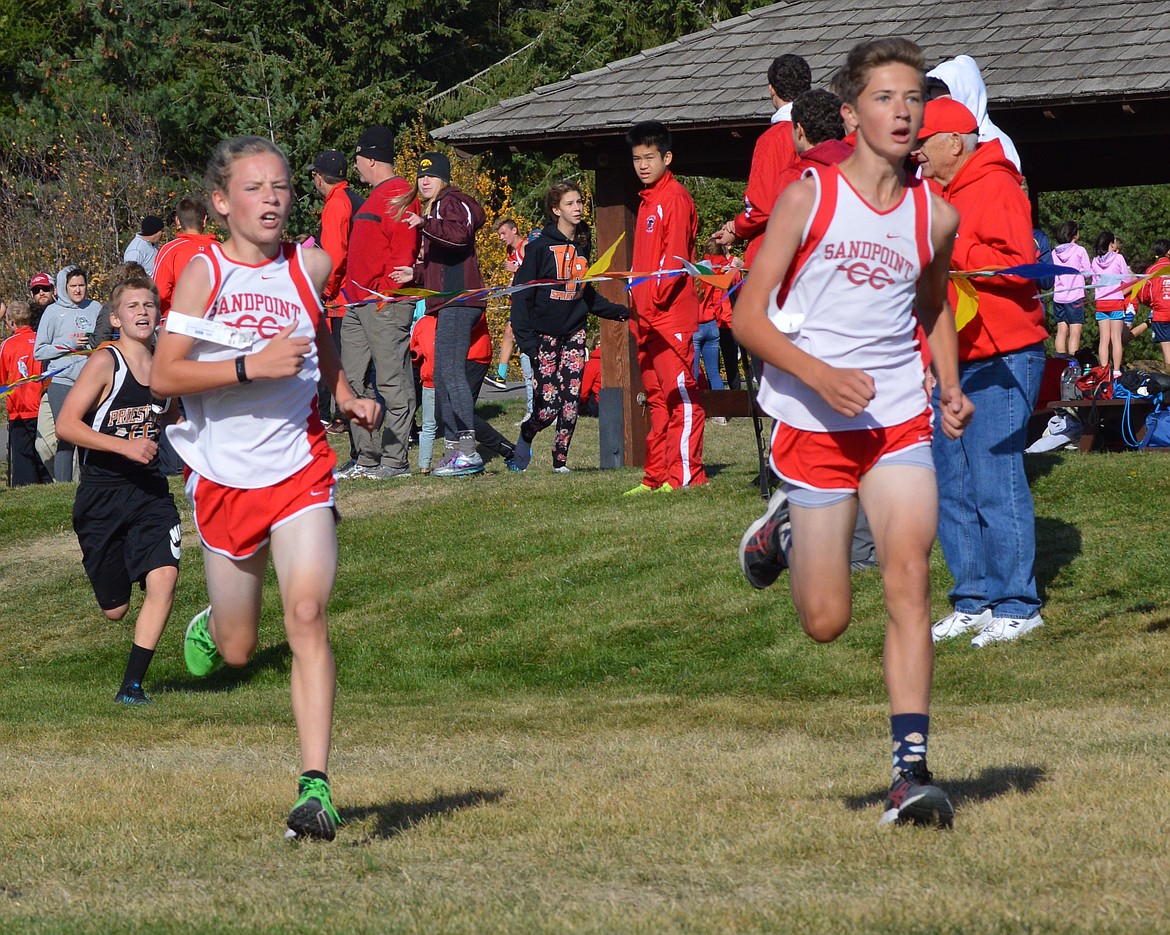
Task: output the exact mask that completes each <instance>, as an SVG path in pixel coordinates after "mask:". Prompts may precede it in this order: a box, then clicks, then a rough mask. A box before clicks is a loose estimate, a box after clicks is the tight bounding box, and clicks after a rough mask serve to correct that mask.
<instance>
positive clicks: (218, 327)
mask: <svg viewBox="0 0 1170 935" xmlns="http://www.w3.org/2000/svg"><path fill="white" fill-rule="evenodd" d="M166 326H167V331H170V332H172V333H174V334H181V335H185V336H186V337H188V338H195V339H196V340H197V341H207V342H208V343H210V344H219V345H222V346H223V347H234V348H236V349H237V350H247V349H248V348H249V347H251V346H252V344H253V343H254V341H255V336H254V335H251V334H249V333H248V332H246V331H241V330H240V329H239V328H232V327H231V326H230V325H225V324H224V323H223V322H220V321H212V320H210V319H207V318H195V317H193V316H191V315H183V314H180V313H179V312H176V311H175V310H174V309H171V313H170V314H169V315H168V316H167V321H166Z"/></svg>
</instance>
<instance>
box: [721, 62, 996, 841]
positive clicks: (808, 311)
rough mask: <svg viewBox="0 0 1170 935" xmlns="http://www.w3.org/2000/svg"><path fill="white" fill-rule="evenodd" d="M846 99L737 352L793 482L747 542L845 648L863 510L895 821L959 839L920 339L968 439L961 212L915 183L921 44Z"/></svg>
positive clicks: (795, 188) (776, 454)
mask: <svg viewBox="0 0 1170 935" xmlns="http://www.w3.org/2000/svg"><path fill="white" fill-rule="evenodd" d="M841 87H842V97H843V99H844V102H845V103H844V109H845V110H846V112H847V113H846V114H845V117H846V119H847V120H848V122H850V124H851V125H855V126H856V127H857V149H856V150H855V152H854V153H853V155H851V156H850V157H849V158H848V159H846V160H844V161H843V162H841V163H840V164H839V165H836V166H828V167H825V168H823V169H814V170H813V171H812V173H810V177H808V178H804V179H801V180H800V181H798V182H795V183H793V184H792V185H789V186H788V188H787V189H785V191H784V194H783V195H782V196H781V198H780V201H779V203H778V204H777V206H776V212H775V216H774V219H773V222H772V223H771V224H770V225H769V226H768V233H767V235H766V237H765V242H764V247H763V249H762V250H761V252H760V255H759V257H758V259H757V261H756V266H755V269H754V270H753V271H752V274H751V276H749V277H748V280H747V283H746V284H745V286H744V288H743V291H742V294H741V296H740V299H739V302H738V303H737V304H736V306H735V309H734V312H733V326H734V328H735V336H736V338H738V339H739V341H740V342H741V343H742V344H743V345H744V346H745V347H746V348H748V349H749V350H750V351H751V352H752V353H753V354H755V355H756V356H757V357H759V358H760V359H762V360H763V361H764V373H763V379H762V381H761V387H760V393H759V397H758V401H759V403H760V405H761V407H762V408H763V409H764V410H765V411H767V412H768V414H769V415H771V416H773V417H774V418H775V419H776V420H777V423H776V428H775V430H774V432H773V437H772V453H771V461H772V466H773V469H774V470H775V471H776V473H777V474H778V475H779V476H780V477H781V478H782V480H783V484H782V486H781V487H780V489H779V490H778V491H777V492H776V494H775V495H774V496H773V497H772V499H771V501H770V502H769V504H768V509H767V511H766V512H765V513H764V515H763V517H761V518H760V519H759V520H757V521H756V522H754V523H752V525H751V526H749V527H748V530H747V532H746V533H745V534H744V537H743V540H742V541H741V543H740V567H741V568H742V570H743V572H744V575H745V577H747V579H748V581H749V582H750V583H751V584H752V585H753V586H755V587H757V588H765V587H768V586H769V585H771V584H772V583H773V582H775V581H776V579H777V578H778V577H779V576H780V574H781V573H782V572H783V570H784V569H785V568H788V570H789V581H790V585H791V589H792V601H793V604H794V605H795V606H796V610H797V612H798V614H799V615H800V622H801V626H802V627H803V629H804V631H805V632H806V633H807V634H808V635H809V636H810V637H812V638H813V639H814V640H816V641H817V642H821V643H827V642H831V641H833V640H835V639H836V638H837V637H839V636H840V635H841V634H842V633H844V632H845V629H846V627H848V626H849V622H850V617H851V615H852V588H851V587H850V584H849V570H850V568H849V559H850V554H849V552H850V541H851V539H852V537H853V530H854V521H855V517H856V515H857V504H858V500H859V499H860V501H861V502H862V504H864V506H865V511H866V514H867V515H868V517H869V522H870V525H871V527H872V529H873V535H874V540H875V543H876V546H877V553H878V556H879V559H880V565H881V570H882V585H883V589H884V592H885V597H886V609H887V613H888V622H887V625H886V642H885V656H884V660H883V667H884V671H885V675H886V689H887V692H888V694H889V699H890V731H891V735H892V739H893V745H894V760H893V781H892V783H891V785H890V791H889V794H888V795H887V797H886V804H885V809H884V811H883V814H882V817H881V824H891V823H894V824H903V823H906V822H912V823H914V824H927V825H937V826H941V827H949V826H950V825H951V823H952V821H953V816H954V810H953V808H952V807H951V803H950V801H949V800H948V799H947V796H946V793H944V792H943V791H942V790H941V789H940V788H938V787H937V786H935V785H934V783H933V780H932V777H931V774H930V771H929V770H928V769H927V765H926V755H927V738H928V732H929V727H930V715H929V711H930V689H931V676H932V670H933V663H934V650H933V643H932V642H931V632H930V551H931V546H932V545H933V542H934V536H935V531H936V528H937V525H938V494H937V487H936V484H935V479H934V462H933V460H932V457H931V449H930V440H931V435H932V432H933V427H932V418H931V407H930V400H929V398H928V397H927V395H926V392H925V389H924V386H923V379H924V372H923V356H922V349H921V346H920V342H919V335H920V333H921V331H924V332H925V334H926V337H927V341H928V342H929V344H930V349H931V352H932V355H933V367H934V372H935V376H936V378H937V382H938V387H939V396H940V405H939V423H940V424H939V428H940V429H941V430H942V431H943V432H944V433H945V434H946V435H947V436H948V437H952V438H954V437H957V436H959V435H961V434H962V432H963V429H964V427H965V426H966V424H967V422H968V421H969V420H970V417H971V413H972V411H973V409H972V406H971V403H970V402H969V401H968V400H967V398H966V397H965V396H964V395H963V392H962V390H961V389H960V387H959V376H958V362H957V352H956V347H957V338H956V335H955V329H954V319H953V317H952V316H951V315H950V314H949V310H948V309H947V307H946V304H945V301H946V294H947V274H948V268H949V264H950V257H951V247H952V244H953V242H954V237H955V232H956V230H957V229H958V213H957V212H956V211H955V210H954V209H953V208H951V207H950V206H949V205H947V204H946V203H945V202H944V201H943V200H942V198H940V197H937V196H934V195H931V194H930V192H929V190H928V189H927V187H926V186H925V184H923V183H922V182H921V180H918V179H915V178H913V177H911V176H909V175H908V173H907V171H906V157H907V156H909V155H910V151H911V149H913V148H914V147H915V146H916V145H917V144H916V142H915V140H916V137H917V134H918V130H919V128H920V127H921V125H922V116H923V106H924V105H923V101H924V93H925V88H924V75H923V60H922V53H921V51H920V50H919V48H918V46H916V45H915V44H914V43H912V42H910V41H908V40H905V39H881V40H875V41H873V42H867V43H862V44H861V45H859V46H856V47H854V49H853V50H852V51H851V52H850V53H849V57H848V60H847V63H846V66H845V70H844V74H843V76H842V80H841ZM919 321H921V329H920V326H919Z"/></svg>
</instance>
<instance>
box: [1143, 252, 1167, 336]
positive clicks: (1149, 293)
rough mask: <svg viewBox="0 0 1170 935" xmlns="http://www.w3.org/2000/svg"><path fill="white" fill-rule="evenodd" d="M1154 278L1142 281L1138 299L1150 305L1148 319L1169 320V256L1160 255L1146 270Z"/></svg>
mask: <svg viewBox="0 0 1170 935" xmlns="http://www.w3.org/2000/svg"><path fill="white" fill-rule="evenodd" d="M1146 275H1147V276H1150V275H1152V276H1154V277H1156V278H1154V279H1150V280H1147V281H1146V282H1144V283H1142V288H1141V291H1140V292H1138V301H1140V302H1142V303H1144V304H1146V305H1148V306H1149V307H1150V321H1158V322H1166V321H1170V256H1160V257H1158V259H1156V260H1154V262H1153V263H1151V264H1150V268H1149V269H1147V270H1146Z"/></svg>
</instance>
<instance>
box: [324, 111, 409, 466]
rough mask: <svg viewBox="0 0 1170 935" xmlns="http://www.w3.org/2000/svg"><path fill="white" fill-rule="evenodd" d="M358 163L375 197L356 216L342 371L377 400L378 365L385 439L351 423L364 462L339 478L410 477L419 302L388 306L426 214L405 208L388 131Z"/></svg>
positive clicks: (379, 130) (359, 392)
mask: <svg viewBox="0 0 1170 935" xmlns="http://www.w3.org/2000/svg"><path fill="white" fill-rule="evenodd" d="M354 164H355V166H356V168H357V171H358V175H359V176H361V179H362V181H363V182H365V183H366V184H367V185H369V186H371V191H370V196H369V198H367V199H366V200H365V202H364V203H363V204H362V206H361V208H360V209H358V212H357V213H356V214H355V215H354V217H353V229H352V230H351V231H350V236H349V251H348V254H347V257H346V272H345V281H344V282H343V283H342V286H341V301H344V302H345V303H346V304H347V305H348V309H347V311H346V315H345V318H344V319H342V325H341V365H342V367H343V368H344V369H345V372H346V374H348V375H349V381H350V387H351V389H352V390H353V392H354V395H356V396H365V397H366V398H373V396H374V389H373V387H372V386H369V385H367V384H366V381H365V374H366V373H367V372H368V370H369V366H370V361H371V359H372V360H373V363H374V370H375V372H376V374H377V381H378V392H379V393H381V395H382V399H383V401H384V403H385V407H386V409H385V417H384V421H383V423H382V438H381V441H380V442H379V441H377V440H375V438H374V437H373V435H372V434H371V433H369V432H367V431H366V430H365V429H362V428H359V427H358V426H356V425H352V424H351V425H350V432H351V435H352V437H353V443H354V449H355V452H356V458H355V460H354V461H353V463H352V464H348V465H346V466H344V467H343V468H342V469H341V470H340V471H339V472H338V477H369V478H377V479H388V478H393V477H407V476H409V475H410V468H409V467H408V463H407V447H408V445H409V442H410V429H411V426H412V425H413V424H414V410H415V396H414V375H413V372H412V370H411V367H410V325H411V321H412V319H413V317H414V302H412V301H397V302H388V301H386V300H385V299H384V298H382V297H383V296H385V295H388V294H389V293H390V292H392V291H394V290H395V289H397V288H398V285H397V283H395V282H394V280H393V279H392V278H391V273H392V272H393V271H394V268H395V267H398V266H413V265H414V261H415V258H416V256H417V254H418V237H419V235H418V233H417V232H416V231H415V229H414V228H412V227H411V226H410V225H409V224H407V223H406V220H405V218H406V215H407V214H408V213H410V212H414V213H417V212H418V200H417V199H413V200H410V201H409V202H408V203H405V204H401V203H399V204H396V203H393V199H399V201H400V202H401V201H402V200H403V199H409V198H410V193H411V186H410V183H408V182H407V181H406V180H405V179H404V178H402V177H401V176H399V175H397V174H396V173H395V171H394V137H393V135H392V134H391V132H390V130H389V129H388V128H387V127H384V126H373V127H370V128H369V129H367V130H366V131H365V132H364V133H363V134H362V135H361V137H360V138H359V139H358V142H357V146H356V147H355V148H354Z"/></svg>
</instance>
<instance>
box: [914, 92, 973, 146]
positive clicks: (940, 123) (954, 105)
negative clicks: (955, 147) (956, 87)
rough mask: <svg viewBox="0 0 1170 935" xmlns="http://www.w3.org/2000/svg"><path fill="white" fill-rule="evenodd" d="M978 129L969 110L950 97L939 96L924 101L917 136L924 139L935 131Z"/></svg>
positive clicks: (954, 131) (956, 131)
mask: <svg viewBox="0 0 1170 935" xmlns="http://www.w3.org/2000/svg"><path fill="white" fill-rule="evenodd" d="M978 129H979V124H978V123H977V122H976V120H975V115H974V114H973V113H971V111H969V110H968V109H967V108H966V107H964V106H963V105H962V104H960V103H959V102H958V101H956V100H955V99H954V98H952V97H940V98H938V99H937V100H933V101H927V102H926V110H925V113H924V114H923V116H922V129H921V130H919V131H918V138H919V139H920V140H924V139H926V138H927V137H928V136H934V135H935V134H936V133H974V132H975V131H976V130H978Z"/></svg>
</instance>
